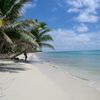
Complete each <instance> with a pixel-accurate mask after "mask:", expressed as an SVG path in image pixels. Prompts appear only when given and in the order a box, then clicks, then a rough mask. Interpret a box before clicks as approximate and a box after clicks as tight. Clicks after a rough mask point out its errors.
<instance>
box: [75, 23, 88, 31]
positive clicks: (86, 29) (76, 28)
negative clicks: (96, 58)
mask: <svg viewBox="0 0 100 100" xmlns="http://www.w3.org/2000/svg"><path fill="white" fill-rule="evenodd" d="M74 29H75V30H76V31H77V32H80V33H82V32H87V31H88V30H89V29H88V27H87V26H86V25H85V24H83V23H82V24H80V25H79V26H77V27H74Z"/></svg>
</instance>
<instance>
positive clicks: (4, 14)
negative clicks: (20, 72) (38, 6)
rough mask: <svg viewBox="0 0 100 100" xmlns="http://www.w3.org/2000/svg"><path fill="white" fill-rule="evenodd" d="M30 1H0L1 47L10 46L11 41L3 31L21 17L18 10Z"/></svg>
mask: <svg viewBox="0 0 100 100" xmlns="http://www.w3.org/2000/svg"><path fill="white" fill-rule="evenodd" d="M29 1H30V0H0V36H1V38H0V42H1V44H2V46H1V49H2V47H3V46H4V45H5V46H7V45H9V46H11V45H12V44H13V41H12V40H11V38H9V36H8V35H7V34H6V33H5V30H6V29H7V28H8V27H9V26H11V25H13V23H14V22H15V21H16V20H17V19H18V18H19V17H20V16H21V15H20V14H21V13H20V10H21V9H22V7H23V6H24V4H26V3H27V2H29Z"/></svg>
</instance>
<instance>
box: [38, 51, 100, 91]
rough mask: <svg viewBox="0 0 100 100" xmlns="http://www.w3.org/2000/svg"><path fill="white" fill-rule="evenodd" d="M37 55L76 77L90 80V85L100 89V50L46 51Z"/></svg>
mask: <svg viewBox="0 0 100 100" xmlns="http://www.w3.org/2000/svg"><path fill="white" fill-rule="evenodd" d="M37 55H38V57H39V58H40V59H42V60H45V61H48V62H51V63H53V64H55V65H58V66H59V67H60V68H61V69H62V70H64V71H66V72H70V73H71V74H72V75H74V76H76V77H79V78H81V79H86V80H89V81H90V82H91V83H90V84H89V85H92V86H95V87H96V88H98V89H99V90H100V51H97V50H95V51H64V52H44V53H38V54H37Z"/></svg>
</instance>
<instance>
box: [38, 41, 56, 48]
mask: <svg viewBox="0 0 100 100" xmlns="http://www.w3.org/2000/svg"><path fill="white" fill-rule="evenodd" d="M39 45H40V47H41V48H42V47H46V48H47V47H48V48H51V49H53V50H54V47H53V46H52V45H51V44H49V43H43V42H41V43H39Z"/></svg>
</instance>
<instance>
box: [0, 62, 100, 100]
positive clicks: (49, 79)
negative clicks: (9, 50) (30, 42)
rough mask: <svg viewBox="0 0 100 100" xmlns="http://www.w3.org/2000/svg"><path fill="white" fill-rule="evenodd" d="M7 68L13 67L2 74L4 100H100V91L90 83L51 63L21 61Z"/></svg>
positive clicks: (0, 84)
mask: <svg viewBox="0 0 100 100" xmlns="http://www.w3.org/2000/svg"><path fill="white" fill-rule="evenodd" d="M8 62H9V61H8ZM8 62H7V61H0V63H7V64H8ZM9 63H10V64H14V62H9ZM0 67H5V66H2V64H1V65H0ZM7 67H8V68H9V67H10V68H9V69H8V70H2V71H0V100H100V92H99V91H97V90H96V89H95V88H93V87H91V86H89V85H88V81H87V80H82V79H79V78H77V77H74V76H72V75H71V74H70V73H67V72H64V71H61V70H59V69H58V68H57V66H55V65H52V64H50V63H47V62H37V63H36V62H33V64H31V63H21V62H20V63H18V65H17V64H16V66H13V67H12V66H10V65H9V66H7ZM6 69H7V68H6Z"/></svg>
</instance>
